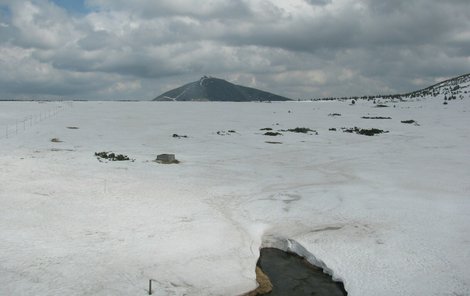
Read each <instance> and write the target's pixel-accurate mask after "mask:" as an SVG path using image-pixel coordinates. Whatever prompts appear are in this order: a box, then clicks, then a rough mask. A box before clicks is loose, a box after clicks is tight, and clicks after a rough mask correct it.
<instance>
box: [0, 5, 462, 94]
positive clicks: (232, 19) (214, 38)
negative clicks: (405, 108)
mask: <svg viewBox="0 0 470 296" xmlns="http://www.w3.org/2000/svg"><path fill="white" fill-rule="evenodd" d="M469 72H470V1H469V0H446V1H442V0H393V1H392V0H289V1H287V0H197V1H196V0H192V1H190V0H158V1H157V0H133V1H130V0H84V1H83V0H68V1H67V0H0V99H15V98H18V99H21V98H78V99H152V98H154V97H156V96H157V95H159V94H160V93H162V92H164V91H167V90H169V89H171V88H174V87H176V86H179V85H181V84H184V83H187V82H191V81H195V80H198V79H199V78H200V77H201V76H203V75H210V76H215V77H220V78H224V79H227V80H229V81H231V82H234V83H237V84H242V85H247V86H252V87H256V88H261V89H263V90H268V91H271V92H275V93H278V94H281V95H285V96H288V97H291V98H294V99H297V98H314V97H324V96H344V95H365V94H378V93H396V92H407V91H411V90H415V89H419V88H422V87H425V86H428V85H430V84H433V83H435V82H437V81H439V80H441V79H445V78H449V77H453V76H457V75H460V74H465V73H469Z"/></svg>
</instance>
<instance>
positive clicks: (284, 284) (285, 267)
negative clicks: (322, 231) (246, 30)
mask: <svg viewBox="0 0 470 296" xmlns="http://www.w3.org/2000/svg"><path fill="white" fill-rule="evenodd" d="M258 266H259V267H260V268H261V269H262V270H263V272H264V273H265V274H266V275H267V276H268V277H269V279H270V280H271V283H272V284H273V290H272V291H271V292H270V293H268V294H264V295H271V296H287V295H289V296H303V295H315V296H344V295H347V293H346V291H345V290H344V287H343V284H342V283H339V282H335V281H333V279H332V278H331V276H329V275H327V274H325V273H323V270H322V269H321V268H318V267H315V266H313V265H311V264H310V263H308V262H307V261H306V260H304V259H303V258H302V257H300V256H298V255H295V254H292V253H287V252H284V251H282V250H279V249H275V248H263V249H261V254H260V258H259V260H258Z"/></svg>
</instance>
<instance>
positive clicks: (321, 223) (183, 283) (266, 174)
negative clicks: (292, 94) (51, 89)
mask: <svg viewBox="0 0 470 296" xmlns="http://www.w3.org/2000/svg"><path fill="white" fill-rule="evenodd" d="M53 104H55V103H43V104H38V103H35V102H22V103H14V102H0V110H1V111H0V114H1V116H0V118H3V119H2V120H0V127H1V126H2V125H5V124H11V122H12V120H13V119H15V118H21V117H22V116H23V115H24V114H26V113H28V114H29V113H31V112H30V111H34V110H36V109H35V108H44V109H50V107H53V106H55V105H53ZM66 107H67V106H66ZM52 109H53V108H52ZM25 110H28V111H26V112H25ZM37 110H38V111H39V109H37ZM41 110H42V109H41ZM289 111H290V112H289ZM469 112H470V104H469V101H468V100H453V101H452V102H450V103H449V104H448V105H445V106H444V105H442V100H440V99H432V100H427V101H424V100H423V101H418V102H409V103H406V102H404V103H397V106H396V108H393V107H389V108H374V107H373V105H372V104H371V103H368V102H362V101H358V102H357V103H356V104H355V105H354V106H350V105H349V104H348V103H346V102H345V103H339V102H317V103H302V104H299V103H295V102H289V103H272V104H261V103H155V102H74V103H73V106H70V107H67V108H65V109H64V111H61V112H58V113H57V114H56V115H54V116H51V117H50V118H48V119H47V120H43V121H40V122H38V123H37V124H34V125H32V126H30V127H29V128H27V129H25V130H24V131H22V132H21V133H18V134H15V135H14V136H13V137H9V138H1V139H0V180H1V186H0V235H1V240H0V280H1V282H2V283H3V284H2V285H1V286H0V294H2V295H31V294H34V295H64V294H73V295H146V294H148V291H147V288H148V281H149V279H154V280H155V283H154V291H155V294H154V295H184V294H186V295H240V294H242V293H244V292H247V291H250V290H252V289H254V287H255V286H256V282H255V265H256V261H257V259H258V256H259V247H260V246H262V245H263V243H264V244H266V243H267V242H268V241H269V238H270V237H272V238H288V239H290V241H289V242H290V245H285V246H284V248H286V249H289V248H290V249H291V250H294V251H295V252H300V254H305V255H307V257H308V258H309V260H311V261H312V262H316V263H317V264H320V265H321V266H323V267H326V270H329V271H330V272H331V273H332V274H333V276H334V277H335V278H336V279H341V280H342V281H343V282H344V283H345V288H346V289H347V291H348V293H349V295H353V296H354V295H361V296H363V295H365V296H367V295H374V296H375V295H385V296H386V295H469V294H470V288H469V284H470V281H469V278H470V273H469V269H468V266H469V264H470V253H469V251H468V250H470V241H469V240H468V237H470V226H469V225H470V216H469V214H468V213H469V212H470V200H469V192H470V187H469V185H468V184H470V169H469V168H470V157H468V156H469V155H468V147H469V144H470V138H469V136H468V135H470V130H469V129H470V117H469V116H468V114H469ZM6 113H8V114H6ZM331 113H340V114H341V116H335V117H332V116H328V114H331ZM362 116H387V117H391V118H392V119H390V120H364V119H361V117H362ZM410 119H413V120H415V121H417V122H418V123H419V124H420V126H414V125H407V124H403V123H401V121H402V120H410ZM13 122H14V121H13ZM354 126H357V127H360V128H380V129H383V130H389V131H390V132H389V133H387V134H381V135H377V136H373V137H367V136H362V135H356V134H348V133H343V132H341V127H348V128H350V127H354ZM67 127H76V129H69V128H67ZM266 127H270V128H273V129H274V130H275V131H276V130H287V129H290V128H295V127H308V128H311V129H314V130H316V131H317V132H318V135H315V134H313V133H311V134H296V133H290V132H282V134H283V135H282V136H278V137H276V138H275V139H274V140H275V141H278V142H282V144H278V145H272V144H269V143H266V141H273V138H271V137H269V139H268V137H267V136H264V135H263V132H262V131H260V129H261V128H266ZM330 128H336V129H337V131H336V132H335V131H330V130H329V129H330ZM228 130H234V131H236V132H235V133H220V134H223V135H220V134H217V131H228ZM175 133H177V134H184V135H188V138H173V137H172V135H173V134H175ZM52 138H57V139H60V140H61V141H62V142H51V139H52ZM99 151H113V152H115V153H122V154H125V155H128V156H129V157H130V158H132V159H135V161H134V162H108V163H101V162H99V161H98V160H97V159H96V158H95V156H94V152H99ZM161 153H174V154H175V155H176V157H177V159H178V160H180V161H181V162H180V164H177V165H161V164H158V163H155V162H153V160H154V159H155V157H156V155H157V154H161ZM297 243H298V244H297ZM299 246H303V248H301V247H299ZM313 255H314V256H313Z"/></svg>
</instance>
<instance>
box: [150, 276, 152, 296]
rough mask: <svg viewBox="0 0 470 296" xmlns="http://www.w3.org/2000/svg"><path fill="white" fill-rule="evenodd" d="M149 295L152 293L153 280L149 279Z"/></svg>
mask: <svg viewBox="0 0 470 296" xmlns="http://www.w3.org/2000/svg"><path fill="white" fill-rule="evenodd" d="M149 295H152V280H149Z"/></svg>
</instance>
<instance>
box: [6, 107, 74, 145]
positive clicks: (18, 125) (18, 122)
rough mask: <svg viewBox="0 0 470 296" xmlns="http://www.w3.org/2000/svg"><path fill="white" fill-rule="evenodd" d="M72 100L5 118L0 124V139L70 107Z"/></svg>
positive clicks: (15, 134)
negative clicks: (20, 115) (4, 121)
mask: <svg viewBox="0 0 470 296" xmlns="http://www.w3.org/2000/svg"><path fill="white" fill-rule="evenodd" d="M72 107H73V102H60V103H59V104H55V105H54V106H51V108H48V109H46V110H40V111H38V112H34V113H33V112H32V113H31V114H28V115H26V116H23V117H20V118H16V119H14V120H13V119H10V120H7V123H4V124H2V125H0V139H9V138H13V137H15V136H17V135H18V134H20V133H23V132H25V131H27V130H28V129H31V128H33V127H35V126H37V125H38V124H40V123H41V122H43V121H45V120H48V119H50V118H52V117H54V116H56V115H57V114H59V113H60V112H62V111H64V110H66V109H67V108H72Z"/></svg>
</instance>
